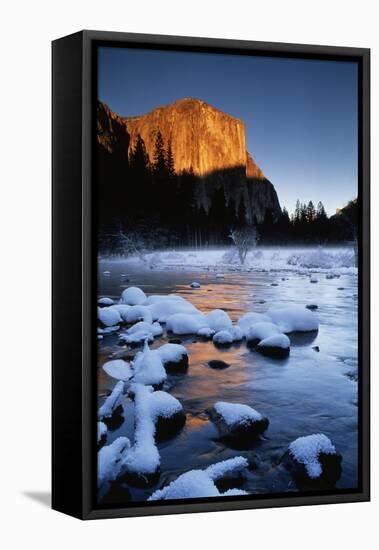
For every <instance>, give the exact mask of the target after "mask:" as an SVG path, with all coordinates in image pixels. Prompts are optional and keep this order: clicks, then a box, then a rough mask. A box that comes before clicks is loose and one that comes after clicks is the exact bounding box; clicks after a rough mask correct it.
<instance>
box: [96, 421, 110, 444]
mask: <svg viewBox="0 0 379 550" xmlns="http://www.w3.org/2000/svg"><path fill="white" fill-rule="evenodd" d="M107 432H108V428H107V425H106V424H104V422H101V421H100V422H98V423H97V446H98V447H101V446H102V445H104V443H105V441H106V439H107Z"/></svg>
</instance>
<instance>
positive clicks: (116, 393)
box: [97, 380, 124, 420]
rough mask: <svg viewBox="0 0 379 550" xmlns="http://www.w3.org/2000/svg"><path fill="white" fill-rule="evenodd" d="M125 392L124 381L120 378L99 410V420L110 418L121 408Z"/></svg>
mask: <svg viewBox="0 0 379 550" xmlns="http://www.w3.org/2000/svg"><path fill="white" fill-rule="evenodd" d="M123 393H124V382H123V381H122V380H120V381H119V382H117V384H116V385H115V387H114V388H113V390H112V392H111V394H110V395H108V397H107V398H106V400H105V401H104V403H103V404H102V406H101V407H100V409H99V410H98V413H97V416H98V418H99V420H102V419H104V418H105V419H106V418H110V417H112V415H113V414H116V413H117V412H118V410H120V408H121V401H122V396H123Z"/></svg>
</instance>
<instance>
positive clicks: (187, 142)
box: [97, 98, 281, 223]
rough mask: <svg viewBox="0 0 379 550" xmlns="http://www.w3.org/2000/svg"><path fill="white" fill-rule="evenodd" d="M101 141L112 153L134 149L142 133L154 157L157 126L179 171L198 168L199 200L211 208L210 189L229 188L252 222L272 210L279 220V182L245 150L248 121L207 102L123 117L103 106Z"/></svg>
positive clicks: (186, 101) (227, 192) (178, 103)
mask: <svg viewBox="0 0 379 550" xmlns="http://www.w3.org/2000/svg"><path fill="white" fill-rule="evenodd" d="M97 130H98V135H97V138H98V143H99V145H101V146H102V147H103V148H104V149H105V150H106V151H107V152H108V153H111V154H112V152H113V151H115V150H116V149H117V150H120V146H121V147H126V148H127V149H128V150H129V148H131V147H133V146H134V144H135V142H136V140H137V136H138V134H139V135H140V136H141V137H142V139H143V140H144V142H145V146H146V151H147V153H148V155H149V158H150V160H152V159H153V156H154V147H155V140H156V135H157V132H158V130H159V131H160V132H161V134H162V136H163V139H164V142H165V144H166V145H167V144H168V142H171V147H172V152H173V156H174V160H175V170H176V173H177V174H178V175H180V174H181V173H183V171H189V170H191V169H192V170H193V173H194V175H195V176H197V177H198V178H199V186H198V193H197V202H198V205H199V206H200V204H201V205H203V206H204V208H205V210H206V211H207V210H208V209H209V206H210V196H211V193H210V192H209V187H210V186H211V187H213V189H214V187H216V188H217V187H220V186H223V187H224V191H225V195H226V198H227V200H229V198H230V197H233V199H234V200H235V202H236V204H238V203H239V201H240V199H242V200H243V201H244V204H245V208H246V215H247V221H248V222H251V221H252V220H253V218H254V217H255V218H256V221H257V222H258V223H261V222H262V221H263V220H264V217H265V214H266V210H267V209H269V210H271V213H272V217H273V219H274V221H275V220H276V219H277V218H278V217H279V216H280V214H281V210H280V205H279V201H278V197H277V194H276V191H275V188H274V186H273V185H272V184H271V183H270V182H269V181H268V180H267V179H266V177H265V175H264V174H263V172H262V170H261V169H260V168H259V167H258V166H257V165H256V164H255V162H254V160H253V159H252V158H251V156H250V154H249V153H248V152H247V151H246V138H245V125H244V123H243V122H242V120H240V119H238V118H234V117H232V116H230V115H228V114H225V113H223V112H221V111H219V110H218V109H215V108H214V107H212V106H211V105H209V104H207V103H206V102H204V101H201V100H199V99H194V98H184V99H180V100H178V101H176V102H175V103H172V104H170V105H167V106H164V107H158V108H156V109H154V110H153V111H151V112H149V113H146V114H144V115H141V116H137V117H127V118H125V117H119V116H118V115H116V114H115V113H113V112H112V111H111V110H110V109H109V108H108V107H107V106H106V105H104V104H103V103H99V106H98V120H97Z"/></svg>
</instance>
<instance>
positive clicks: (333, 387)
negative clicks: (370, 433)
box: [98, 261, 358, 502]
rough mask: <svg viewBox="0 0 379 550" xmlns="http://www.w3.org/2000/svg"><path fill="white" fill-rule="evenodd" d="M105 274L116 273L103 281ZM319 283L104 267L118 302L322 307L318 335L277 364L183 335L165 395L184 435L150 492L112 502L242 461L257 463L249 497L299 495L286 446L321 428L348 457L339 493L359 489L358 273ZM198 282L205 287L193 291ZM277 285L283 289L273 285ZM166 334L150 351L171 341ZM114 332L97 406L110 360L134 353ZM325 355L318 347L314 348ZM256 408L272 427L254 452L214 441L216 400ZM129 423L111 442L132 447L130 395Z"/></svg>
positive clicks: (105, 343) (105, 344) (166, 451)
mask: <svg viewBox="0 0 379 550" xmlns="http://www.w3.org/2000/svg"><path fill="white" fill-rule="evenodd" d="M104 271H109V272H110V274H108V275H104ZM317 277H318V283H316V284H311V283H310V280H309V275H308V274H307V273H305V272H304V273H301V272H294V271H291V272H288V271H285V270H283V271H276V272H273V271H266V272H255V271H251V272H249V273H225V277H224V279H218V278H216V275H215V273H214V272H213V271H207V270H202V271H198V270H196V271H191V269H190V268H188V269H187V268H186V269H185V270H184V269H183V270H181V271H175V270H166V271H155V270H146V269H143V270H138V269H131V268H129V269H126V267H125V265H124V263H123V262H115V261H112V262H105V261H103V262H102V263H101V264H100V267H99V294H100V295H102V296H110V297H112V298H114V299H118V298H119V296H120V293H121V292H122V290H123V288H125V287H126V286H131V285H132V286H139V287H140V288H142V289H143V290H144V291H145V292H146V294H169V293H175V294H179V295H181V296H183V297H184V298H186V299H187V300H189V301H190V302H192V303H193V304H194V305H195V306H196V307H198V308H199V309H200V310H201V311H203V312H204V313H206V312H208V311H209V310H211V309H215V308H221V309H224V310H225V311H227V313H228V314H229V315H230V317H231V318H232V320H233V322H235V321H237V320H238V318H239V317H240V316H241V315H243V314H244V313H246V312H248V311H257V312H265V311H266V309H268V307H270V306H273V305H278V304H299V305H303V306H305V305H306V304H317V305H318V310H317V313H316V314H317V315H318V318H319V322H320V329H319V332H318V333H317V334H314V333H312V334H308V335H292V336H291V353H290V356H289V358H288V359H286V360H275V359H270V358H267V357H263V356H261V355H259V354H258V353H256V352H254V351H249V350H248V349H247V348H246V345H245V344H244V343H241V344H240V345H235V346H233V347H231V348H228V349H226V350H220V349H217V348H216V347H215V346H214V345H213V343H212V342H200V341H196V339H195V338H191V337H181V339H182V341H183V344H184V345H185V346H186V348H187V350H188V352H189V361H190V366H189V369H188V372H187V374H184V375H180V376H179V375H178V376H169V378H168V382H167V388H166V389H167V391H169V392H170V393H171V394H172V395H174V396H175V397H176V398H178V399H179V400H180V402H181V403H182V405H183V407H184V410H185V412H186V415H187V421H186V424H185V426H184V428H183V430H182V431H181V432H180V433H179V434H178V435H177V436H176V437H175V438H173V439H171V440H169V441H166V442H164V443H161V444H159V446H158V447H159V451H160V455H161V476H160V479H159V481H158V483H157V484H156V485H155V486H153V487H151V488H149V489H135V488H131V487H126V486H123V487H122V488H120V489H119V490H118V491H117V493H116V492H115V493H110V494H109V495H108V496H107V500H108V501H109V502H111V501H112V499H113V501H117V502H122V501H123V500H125V501H127V500H130V499H132V500H144V499H146V498H147V497H148V496H149V495H150V494H151V493H152V492H153V491H154V490H156V489H157V488H159V487H161V486H162V485H164V484H165V483H167V482H168V481H170V480H172V479H174V478H176V477H177V476H178V475H179V474H181V473H183V472H185V471H187V470H190V469H193V468H204V467H206V466H208V465H209V464H211V463H214V462H216V461H220V460H224V459H226V458H230V457H232V456H236V455H242V456H246V457H248V458H249V459H250V460H251V461H252V463H253V464H254V468H253V469H252V471H251V472H250V473H249V475H248V478H247V480H246V481H245V483H244V485H243V486H242V488H243V489H245V490H246V491H248V492H250V493H269V492H282V491H293V490H297V488H296V485H295V484H294V482H293V480H292V478H291V477H290V476H289V474H288V472H287V471H286V470H285V469H284V468H283V467H282V466H281V465H278V462H279V459H280V457H281V456H282V455H283V453H284V452H285V450H286V448H287V446H288V444H289V443H290V442H291V441H293V440H294V439H296V438H297V437H299V436H303V435H308V434H312V433H318V432H323V433H325V434H326V435H327V436H329V437H330V439H331V440H332V442H333V443H334V445H335V446H336V448H337V450H338V451H339V452H340V453H341V454H342V456H343V463H342V467H343V469H342V475H341V478H340V480H339V481H338V482H337V487H338V488H354V487H356V485H357V471H356V469H357V411H358V408H357V382H356V378H357V276H356V275H355V274H351V273H348V274H341V276H340V277H339V278H335V279H326V277H325V273H318V274H317ZM192 281H198V282H199V283H200V284H201V288H200V289H196V290H193V289H191V288H190V287H189V284H190V283H191V282H192ZM272 283H277V284H278V286H272ZM167 340H168V338H167V336H166V335H164V336H162V337H161V338H158V339H156V340H155V342H154V344H153V345H152V346H151V347H152V348H155V347H159V346H160V345H161V344H162V343H165V342H167ZM117 341H118V338H117V336H115V335H113V336H106V337H104V339H103V340H102V341H100V343H99V357H98V359H99V362H98V363H99V364H98V366H99V369H98V381H99V383H98V392H99V402H102V400H103V397H104V395H106V394H107V393H108V392H109V390H110V389H111V388H112V387H113V386H114V383H115V381H114V380H112V379H111V378H109V377H108V376H107V375H106V374H105V373H104V372H103V371H102V369H101V365H102V364H103V363H104V362H105V360H108V358H109V357H124V356H130V355H131V353H132V354H133V353H134V352H130V350H126V349H125V348H120V347H119V346H118V345H117ZM317 350H319V351H317ZM211 359H222V360H223V361H226V362H227V363H229V364H230V367H229V368H227V369H225V370H212V369H211V368H209V367H208V366H207V362H208V361H209V360H211ZM219 400H223V401H230V402H235V403H246V404H248V405H251V406H252V407H254V408H255V409H257V410H258V411H259V412H261V413H262V414H263V415H264V416H267V417H268V418H269V420H270V426H269V429H268V430H267V431H266V432H265V434H264V437H262V438H261V439H260V440H259V441H258V442H257V443H256V444H255V445H254V446H253V447H252V448H251V449H249V450H244V451H237V450H235V449H231V448H229V447H226V446H225V445H224V444H222V443H221V442H220V441H219V440H218V439H217V431H216V429H215V427H214V426H213V425H212V423H210V422H209V421H208V419H207V416H206V415H205V414H204V411H205V409H206V408H207V407H209V406H211V405H213V404H214V403H215V402H216V401H219ZM123 405H124V416H125V422H124V423H123V424H122V426H121V427H119V428H118V429H116V430H114V431H113V432H109V433H108V443H111V442H112V441H113V439H115V438H116V437H118V436H120V435H126V436H127V437H129V438H130V439H131V441H133V425H134V417H133V407H134V406H133V403H132V402H131V401H130V400H129V399H128V398H126V397H125V398H124V404H123Z"/></svg>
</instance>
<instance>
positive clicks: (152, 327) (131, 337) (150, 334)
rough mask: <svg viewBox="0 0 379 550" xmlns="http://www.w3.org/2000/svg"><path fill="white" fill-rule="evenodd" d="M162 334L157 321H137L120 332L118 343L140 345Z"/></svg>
mask: <svg viewBox="0 0 379 550" xmlns="http://www.w3.org/2000/svg"><path fill="white" fill-rule="evenodd" d="M162 334H163V329H162V327H161V325H160V324H159V323H146V322H145V321H139V322H138V323H136V324H135V325H133V326H132V327H130V328H129V329H128V330H127V331H126V332H125V333H124V334H120V343H121V344H128V345H130V346H131V347H133V346H140V345H142V344H143V343H144V342H146V341H147V342H148V343H149V344H150V343H151V342H153V340H154V338H155V337H157V336H161V335H162Z"/></svg>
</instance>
